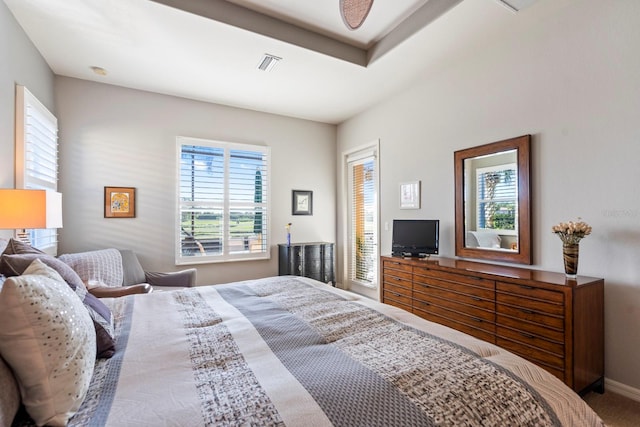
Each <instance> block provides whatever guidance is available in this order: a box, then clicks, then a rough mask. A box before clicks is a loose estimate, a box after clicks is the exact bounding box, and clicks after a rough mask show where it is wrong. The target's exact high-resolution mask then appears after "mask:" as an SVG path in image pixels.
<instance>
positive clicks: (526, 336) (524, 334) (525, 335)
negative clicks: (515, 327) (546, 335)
mask: <svg viewBox="0 0 640 427" xmlns="http://www.w3.org/2000/svg"><path fill="white" fill-rule="evenodd" d="M520 335H522V336H523V337H525V338H529V339H530V340H532V339H534V338H535V337H534V336H533V335H531V334H527V333H525V332H520Z"/></svg>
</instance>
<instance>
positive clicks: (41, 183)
mask: <svg viewBox="0 0 640 427" xmlns="http://www.w3.org/2000/svg"><path fill="white" fill-rule="evenodd" d="M16 188H27V189H35V190H54V191H57V189H58V119H56V117H55V116H54V115H53V114H52V113H51V112H50V111H49V110H48V109H47V108H46V107H45V106H44V105H42V103H41V102H40V101H38V99H37V98H36V97H35V96H34V95H33V94H32V93H31V92H29V90H28V89H27V88H25V87H24V86H20V85H17V86H16ZM28 233H29V238H30V240H31V244H32V246H34V247H36V248H38V249H41V250H44V251H46V252H51V253H53V254H56V253H57V248H58V230H57V229H46V230H45V229H42V230H28Z"/></svg>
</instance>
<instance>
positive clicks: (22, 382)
mask: <svg viewBox="0 0 640 427" xmlns="http://www.w3.org/2000/svg"><path fill="white" fill-rule="evenodd" d="M0 354H1V355H2V357H3V358H4V359H5V361H6V362H7V364H8V365H9V366H11V368H12V369H13V371H14V373H15V375H16V379H17V380H18V385H19V387H20V393H21V395H22V403H23V404H24V406H25V408H26V410H27V412H28V413H29V415H30V416H31V418H33V420H34V421H35V422H36V424H38V425H44V424H47V425H51V426H64V425H66V424H67V422H68V420H69V418H71V417H72V416H73V414H75V413H76V411H77V410H78V408H79V407H80V404H81V403H82V401H83V400H84V397H85V395H86V393H87V389H88V388H89V383H90V381H91V376H92V375H93V367H94V363H95V358H96V335H95V330H94V327H93V322H92V320H91V317H89V313H88V312H87V310H86V309H85V307H84V305H83V304H82V301H80V298H78V296H77V295H76V294H75V293H74V292H73V291H72V290H71V288H70V287H69V286H68V285H67V284H66V283H65V282H64V280H62V277H60V275H59V274H58V273H57V272H56V271H55V270H53V269H51V268H49V267H48V266H46V265H45V264H44V263H42V261H40V260H35V261H33V263H32V264H31V265H30V266H29V267H28V268H27V269H26V270H25V271H24V273H23V275H22V276H16V277H10V278H8V279H7V280H6V281H5V282H4V284H3V285H2V290H1V291H0Z"/></svg>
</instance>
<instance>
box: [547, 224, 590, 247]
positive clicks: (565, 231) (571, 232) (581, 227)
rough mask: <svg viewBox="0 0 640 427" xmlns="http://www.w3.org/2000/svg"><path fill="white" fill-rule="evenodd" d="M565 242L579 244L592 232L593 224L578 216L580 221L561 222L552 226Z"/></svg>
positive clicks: (552, 229)
mask: <svg viewBox="0 0 640 427" xmlns="http://www.w3.org/2000/svg"><path fill="white" fill-rule="evenodd" d="M551 231H553V232H554V233H555V234H557V235H558V237H560V240H562V242H563V243H565V244H570V245H577V244H578V243H579V242H580V240H582V238H584V237H585V236H588V235H589V234H591V226H590V225H589V224H587V223H586V222H584V221H582V220H581V219H580V218H578V221H568V222H561V223H560V224H557V225H554V226H553V227H552V228H551Z"/></svg>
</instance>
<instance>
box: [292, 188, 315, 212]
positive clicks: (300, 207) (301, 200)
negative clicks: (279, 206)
mask: <svg viewBox="0 0 640 427" xmlns="http://www.w3.org/2000/svg"><path fill="white" fill-rule="evenodd" d="M291 214H292V215H313V191H307V190H292V191H291Z"/></svg>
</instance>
